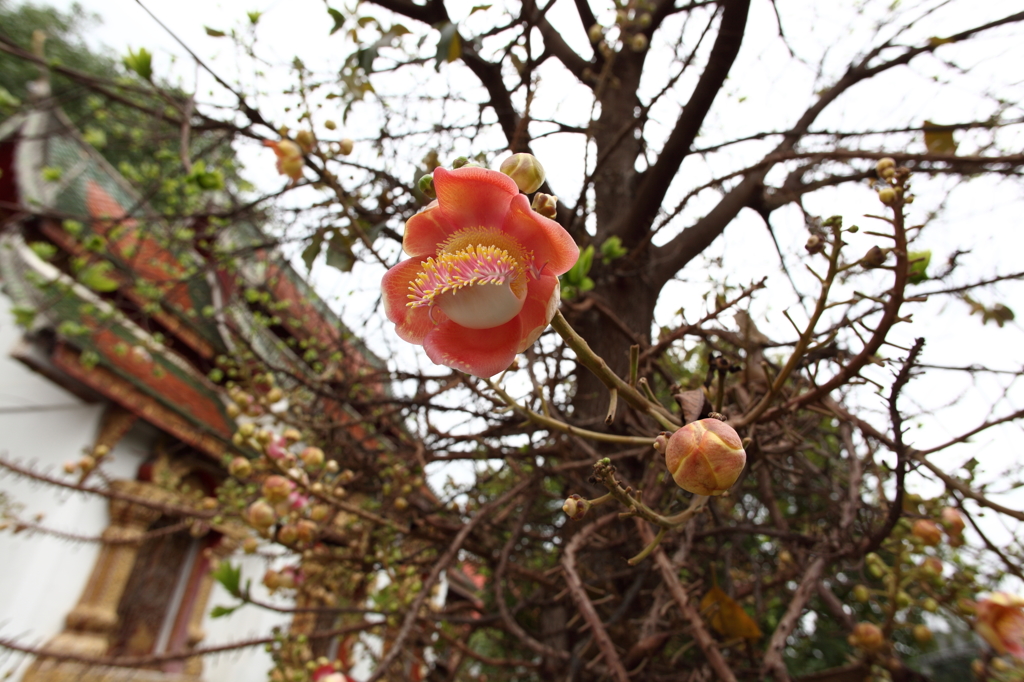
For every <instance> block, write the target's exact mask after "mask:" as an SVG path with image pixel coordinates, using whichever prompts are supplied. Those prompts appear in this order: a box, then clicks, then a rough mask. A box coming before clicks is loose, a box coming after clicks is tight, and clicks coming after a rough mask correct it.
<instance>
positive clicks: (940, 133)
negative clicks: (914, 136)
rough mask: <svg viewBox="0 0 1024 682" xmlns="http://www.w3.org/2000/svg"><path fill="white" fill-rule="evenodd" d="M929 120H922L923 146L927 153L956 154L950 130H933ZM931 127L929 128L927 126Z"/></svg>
mask: <svg viewBox="0 0 1024 682" xmlns="http://www.w3.org/2000/svg"><path fill="white" fill-rule="evenodd" d="M934 126H935V124H934V123H932V122H931V121H925V122H924V146H925V147H927V148H928V153H929V154H956V140H955V139H953V131H952V130H935V129H934ZM930 127H931V128H932V129H929V128H930Z"/></svg>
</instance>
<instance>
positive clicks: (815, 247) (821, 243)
mask: <svg viewBox="0 0 1024 682" xmlns="http://www.w3.org/2000/svg"><path fill="white" fill-rule="evenodd" d="M804 248H805V249H807V253H809V254H811V255H814V254H817V253H821V252H822V251H824V250H825V240H824V239H822V238H821V237H819V236H818V235H816V234H812V235H811V236H810V237H808V238H807V243H806V244H804Z"/></svg>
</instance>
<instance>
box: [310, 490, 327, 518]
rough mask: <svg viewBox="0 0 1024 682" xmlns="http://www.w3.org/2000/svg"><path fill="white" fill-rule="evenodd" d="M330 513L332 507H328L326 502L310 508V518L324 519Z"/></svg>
mask: <svg viewBox="0 0 1024 682" xmlns="http://www.w3.org/2000/svg"><path fill="white" fill-rule="evenodd" d="M321 487H323V486H321ZM330 513H331V508H330V507H328V506H327V505H326V504H318V505H315V506H314V507H313V508H312V509H310V510H309V518H311V519H313V520H314V521H323V520H324V519H326V518H327V515H328V514H330Z"/></svg>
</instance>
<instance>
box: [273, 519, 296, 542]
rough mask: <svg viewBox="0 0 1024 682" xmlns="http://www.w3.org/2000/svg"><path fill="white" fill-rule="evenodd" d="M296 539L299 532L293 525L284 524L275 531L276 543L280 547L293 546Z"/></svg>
mask: <svg viewBox="0 0 1024 682" xmlns="http://www.w3.org/2000/svg"><path fill="white" fill-rule="evenodd" d="M298 539H299V530H298V528H297V527H296V526H295V524H292V523H289V524H286V525H284V526H281V528H280V529H279V530H278V531H277V541H278V542H280V543H281V544H282V545H294V544H295V542H296V541H297V540H298Z"/></svg>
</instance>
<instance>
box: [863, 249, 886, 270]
mask: <svg viewBox="0 0 1024 682" xmlns="http://www.w3.org/2000/svg"><path fill="white" fill-rule="evenodd" d="M888 256H889V254H888V253H887V252H886V251H883V250H882V249H880V248H878V247H877V246H872V247H871V248H870V249H868V252H867V253H865V254H864V257H863V258H861V259H860V264H861V266H862V267H864V268H867V269H869V270H870V269H871V268H879V267H882V265H883V264H884V263H885V259H886V258H887V257H888Z"/></svg>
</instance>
